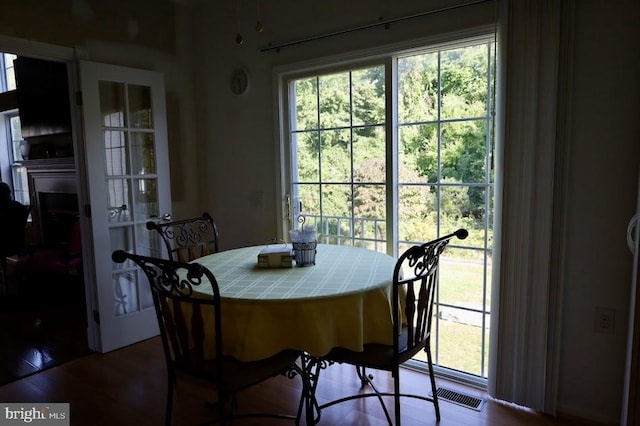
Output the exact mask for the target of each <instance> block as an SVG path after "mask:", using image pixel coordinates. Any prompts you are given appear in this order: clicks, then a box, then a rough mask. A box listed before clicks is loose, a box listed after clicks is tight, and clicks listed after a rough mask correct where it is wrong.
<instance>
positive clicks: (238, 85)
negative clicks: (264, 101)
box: [230, 68, 249, 95]
mask: <svg viewBox="0 0 640 426" xmlns="http://www.w3.org/2000/svg"><path fill="white" fill-rule="evenodd" d="M230 84H231V91H232V92H233V93H235V94H236V95H242V94H243V93H245V92H246V91H247V88H248V87H249V74H247V71H246V70H245V69H244V68H237V69H235V70H234V71H233V73H232V74H231V81H230Z"/></svg>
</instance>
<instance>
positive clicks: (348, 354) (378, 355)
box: [313, 229, 469, 426]
mask: <svg viewBox="0 0 640 426" xmlns="http://www.w3.org/2000/svg"><path fill="white" fill-rule="evenodd" d="M468 235H469V233H468V232H467V230H466V229H459V230H457V231H456V232H454V233H451V234H449V235H445V236H443V237H441V238H438V239H435V240H433V241H430V242H427V243H424V244H422V245H415V246H412V247H410V248H409V249H407V250H406V251H405V252H404V253H403V254H402V255H401V256H400V257H399V258H398V260H397V262H396V265H395V268H394V271H393V293H392V296H393V301H392V306H393V310H392V315H393V318H394V321H393V329H392V330H391V332H392V333H393V345H391V346H389V345H383V344H365V345H364V350H363V351H362V352H358V351H353V350H349V349H345V348H334V349H332V350H331V351H330V352H329V354H328V355H327V356H326V357H324V360H325V361H328V362H329V363H332V362H338V363H347V364H352V365H355V366H356V371H357V374H358V376H359V378H360V380H361V383H362V387H363V388H364V387H366V386H367V385H368V386H370V387H371V389H372V390H373V392H367V393H358V394H356V395H351V396H347V397H345V398H340V399H337V400H334V401H330V402H327V403H325V404H322V405H316V409H317V412H318V415H319V413H320V412H321V411H322V409H324V408H327V407H330V406H332V405H335V404H338V403H341V402H344V401H349V400H353V399H358V398H366V397H377V398H378V399H379V401H380V404H381V405H382V409H383V410H384V414H385V416H386V418H387V420H388V422H389V424H390V425H392V424H394V423H393V422H392V420H391V416H390V414H389V411H388V409H387V407H386V405H385V404H384V401H383V399H382V397H383V396H393V398H394V405H395V425H397V426H400V398H401V397H411V398H417V399H422V400H426V401H429V402H432V403H433V405H434V408H435V415H436V419H437V420H438V421H439V420H440V406H439V404H438V395H437V390H436V383H435V377H434V373H433V362H432V357H431V320H432V318H433V304H434V295H435V288H436V285H437V282H438V267H439V260H440V255H441V254H442V253H443V251H444V249H445V248H446V247H447V245H448V244H449V242H450V241H451V239H452V238H454V237H457V238H459V239H465V238H467V236H468ZM403 317H404V318H405V319H404V320H403ZM397 330H401V333H398V332H397ZM394 331H395V332H394ZM422 350H424V351H425V352H426V354H427V365H428V373H429V380H430V382H431V394H432V396H423V395H414V394H404V393H401V392H400V365H401V364H403V363H404V362H406V361H407V360H409V359H411V358H412V357H413V356H415V355H416V354H417V353H418V352H420V351H422ZM367 368H372V369H377V370H384V371H389V372H391V375H392V377H393V385H394V389H393V393H388V392H387V393H385V392H380V391H379V390H378V389H377V388H376V387H375V385H374V383H373V376H371V375H368V374H367V373H366V369H367ZM318 374H319V370H318ZM316 384H317V381H316ZM313 392H314V393H315V389H314V390H313ZM316 404H317V403H316Z"/></svg>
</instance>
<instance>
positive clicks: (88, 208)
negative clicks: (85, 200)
mask: <svg viewBox="0 0 640 426" xmlns="http://www.w3.org/2000/svg"><path fill="white" fill-rule="evenodd" d="M84 217H89V218H90V217H91V204H85V205H84Z"/></svg>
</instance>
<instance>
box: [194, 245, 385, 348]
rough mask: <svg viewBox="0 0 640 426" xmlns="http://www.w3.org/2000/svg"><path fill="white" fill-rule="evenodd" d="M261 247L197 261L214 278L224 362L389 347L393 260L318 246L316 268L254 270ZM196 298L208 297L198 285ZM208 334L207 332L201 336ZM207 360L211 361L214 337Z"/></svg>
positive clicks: (349, 249)
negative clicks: (283, 353)
mask: <svg viewBox="0 0 640 426" xmlns="http://www.w3.org/2000/svg"><path fill="white" fill-rule="evenodd" d="M261 248H262V247H261V246H260V247H245V248H240V249H235V250H229V251H225V252H220V253H216V254H213V255H209V256H205V257H202V258H200V259H197V260H196V261H195V262H197V263H200V264H202V265H204V266H206V267H207V268H209V269H210V270H211V272H213V274H214V276H215V277H216V280H217V281H218V287H219V288H220V293H221V296H222V307H221V309H222V331H223V346H224V353H225V355H231V356H234V357H236V358H237V359H239V360H242V361H252V360H257V359H262V358H265V357H268V356H270V355H273V354H276V353H278V352H280V351H281V350H283V349H298V350H301V351H306V352H308V353H310V354H311V355H315V356H322V355H325V354H327V353H328V352H329V350H331V348H333V347H337V346H342V347H345V348H349V349H352V350H362V347H363V344H365V343H383V344H392V343H393V337H392V329H393V323H392V315H391V280H392V276H393V268H394V265H395V259H394V258H392V257H391V256H388V255H386V254H383V253H379V252H375V251H371V250H366V249H363V248H355V247H347V246H337V245H323V244H321V245H318V248H317V255H316V265H315V266H306V267H297V266H294V267H293V268H282V269H262V268H258V267H257V255H258V253H259V251H260V249H261ZM198 291H199V292H202V293H208V294H211V286H210V285H209V284H208V283H203V284H202V285H201V286H200V288H199V289H198ZM212 331H213V330H211V329H208V332H210V333H211V332H212ZM207 341H208V342H210V343H209V345H208V347H207V348H206V355H207V356H213V353H214V349H215V346H214V345H215V343H214V339H213V336H207Z"/></svg>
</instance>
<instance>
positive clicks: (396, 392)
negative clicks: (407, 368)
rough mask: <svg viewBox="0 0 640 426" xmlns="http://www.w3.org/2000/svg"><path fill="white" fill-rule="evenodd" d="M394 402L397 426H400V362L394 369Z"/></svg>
mask: <svg viewBox="0 0 640 426" xmlns="http://www.w3.org/2000/svg"><path fill="white" fill-rule="evenodd" d="M392 374H393V402H394V405H395V407H394V410H395V416H396V426H400V424H401V421H400V368H399V366H398V364H396V365H395V367H394V369H393V373H392Z"/></svg>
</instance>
